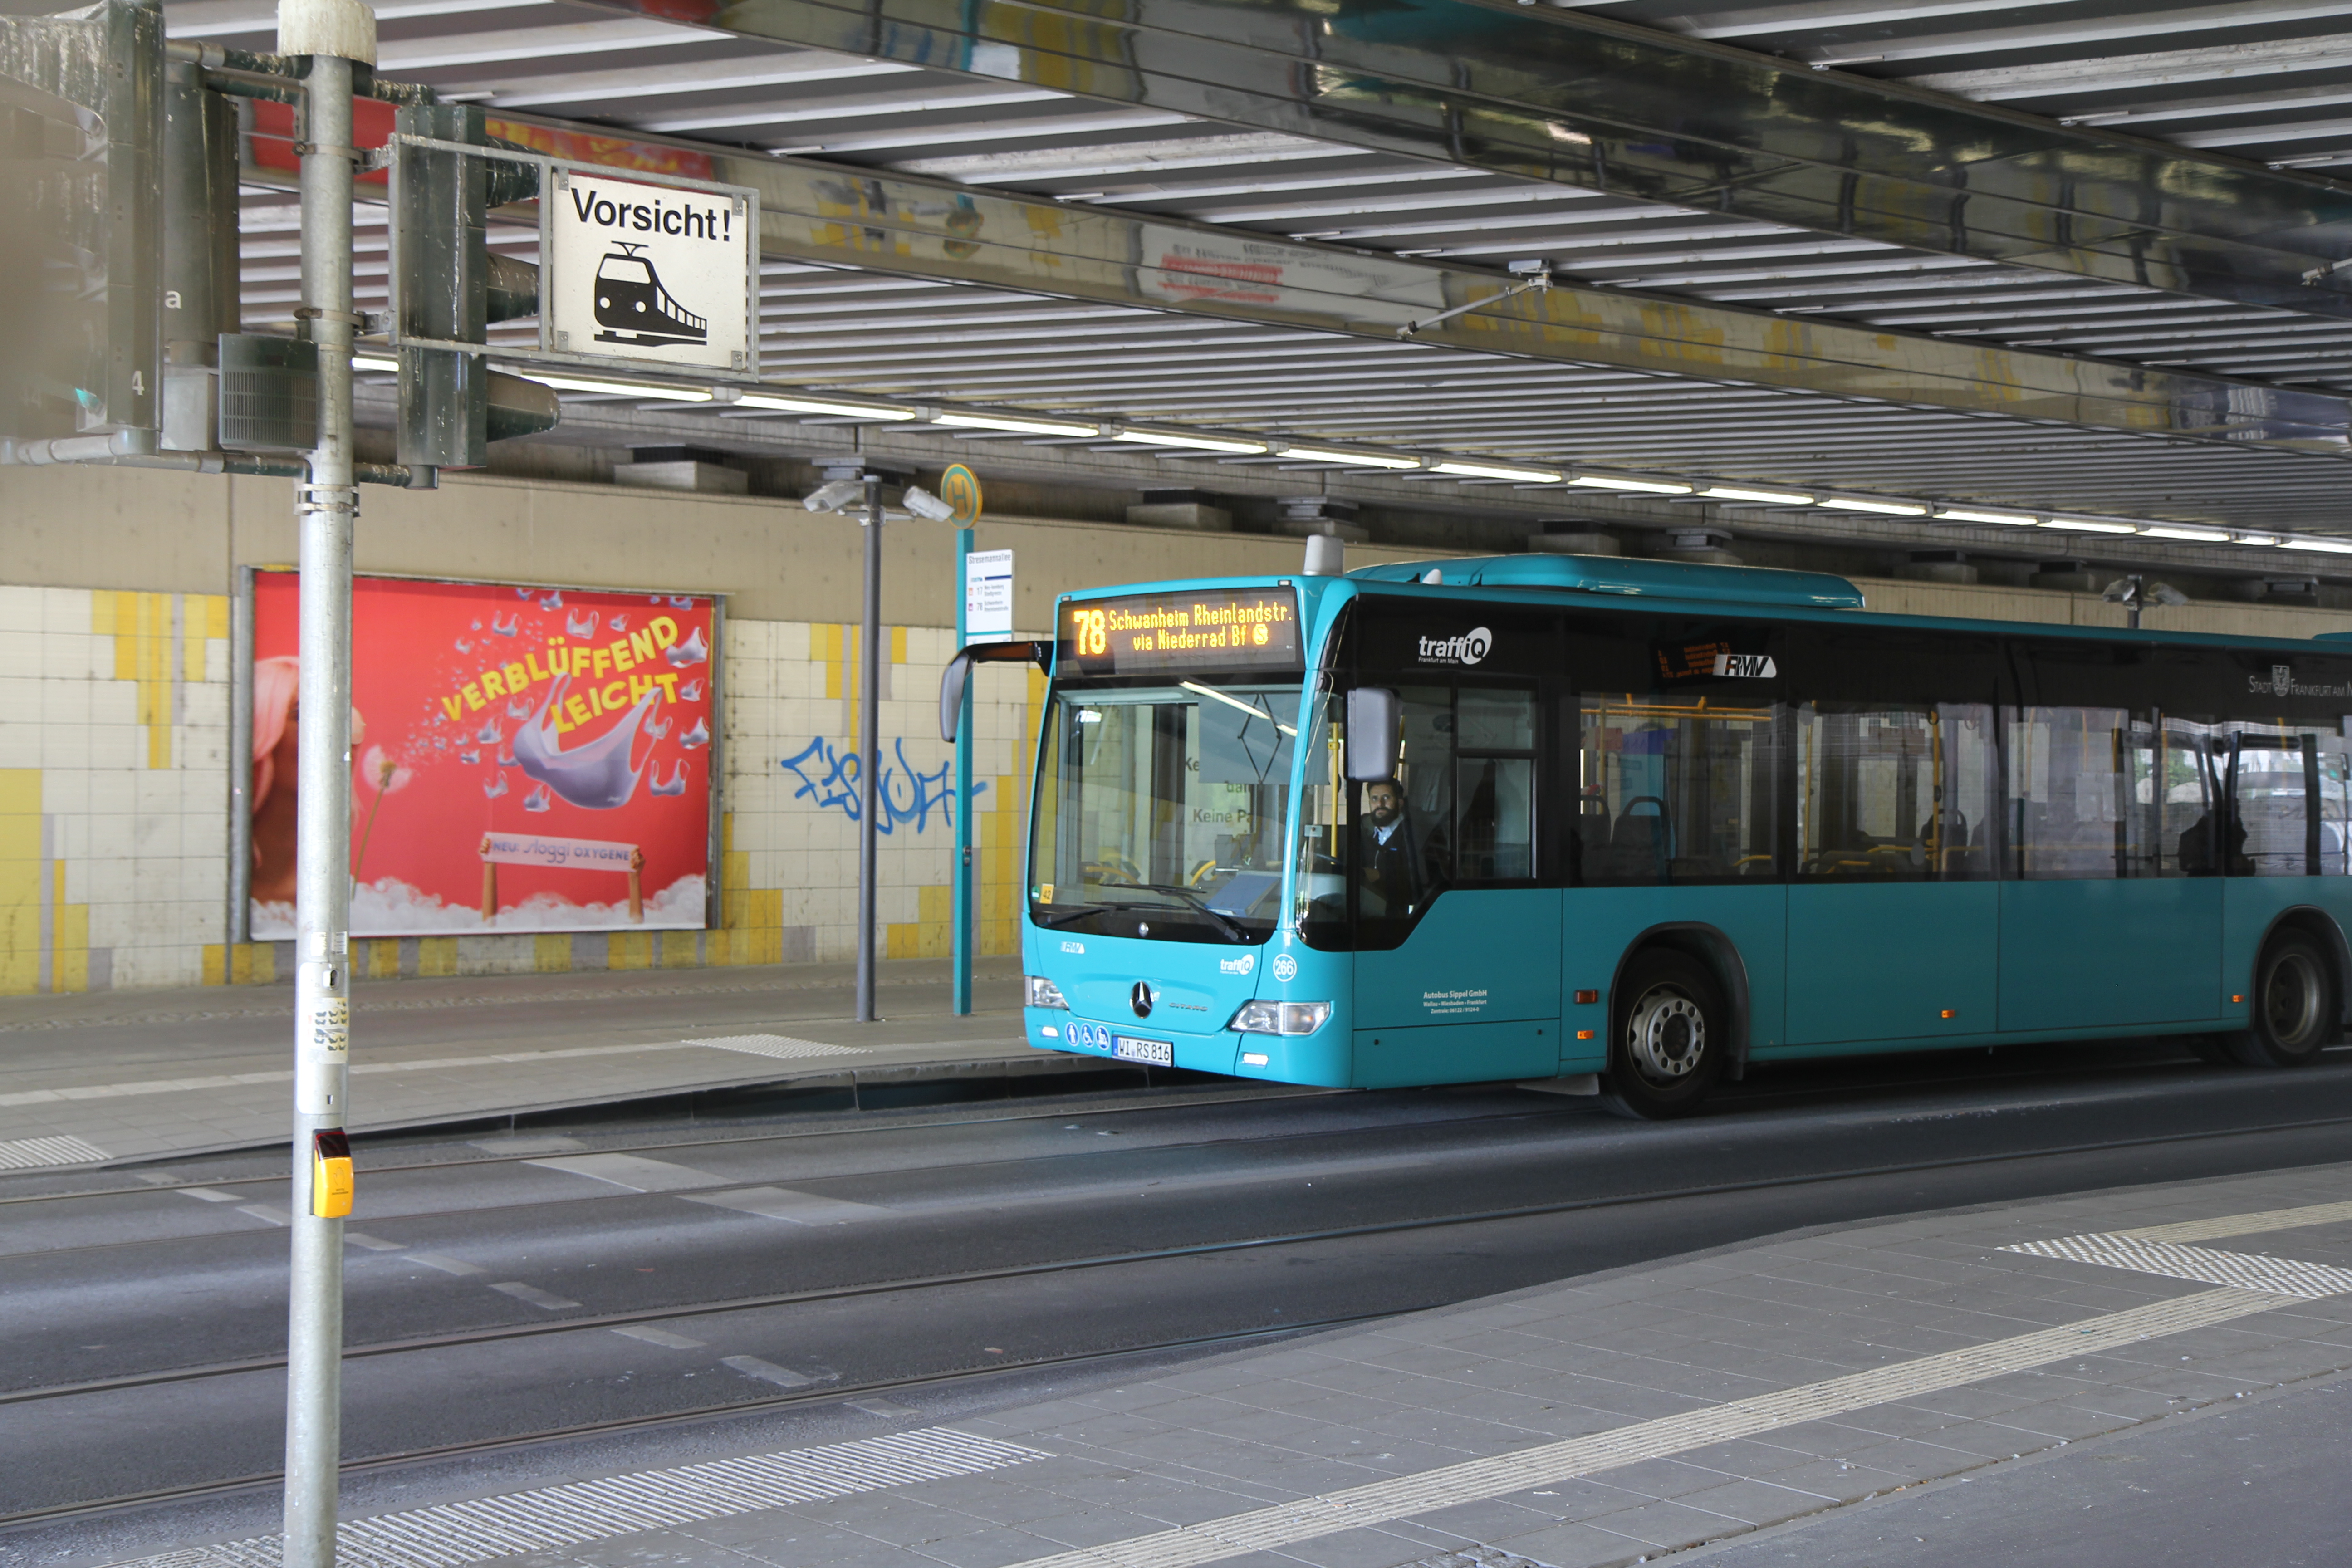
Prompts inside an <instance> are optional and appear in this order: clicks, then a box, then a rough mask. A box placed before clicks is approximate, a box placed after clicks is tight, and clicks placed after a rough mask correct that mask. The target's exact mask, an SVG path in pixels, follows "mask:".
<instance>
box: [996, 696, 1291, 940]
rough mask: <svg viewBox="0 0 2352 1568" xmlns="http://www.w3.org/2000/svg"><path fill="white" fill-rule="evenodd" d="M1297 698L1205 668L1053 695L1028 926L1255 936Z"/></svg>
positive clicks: (1271, 901)
mask: <svg viewBox="0 0 2352 1568" xmlns="http://www.w3.org/2000/svg"><path fill="white" fill-rule="evenodd" d="M1297 723H1298V689H1297V686H1296V685H1290V686H1282V687H1274V686H1268V685H1266V684H1265V682H1264V677H1263V676H1260V677H1258V678H1257V679H1256V680H1255V682H1251V681H1246V680H1234V679H1221V678H1220V677H1218V676H1216V675H1214V674H1210V673H1204V674H1202V675H1200V676H1198V677H1195V678H1192V679H1184V680H1181V681H1179V682H1177V683H1176V684H1174V685H1169V686H1139V685H1133V684H1127V685H1117V686H1112V685H1103V686H1095V687H1063V688H1059V689H1056V690H1055V694H1054V697H1053V700H1052V704H1051V706H1050V707H1049V709H1048V710H1047V712H1046V716H1045V752H1044V755H1043V758H1042V761H1041V767H1040V773H1039V779H1038V790H1037V816H1036V821H1037V829H1036V831H1035V833H1034V835H1033V837H1032V840H1031V851H1030V855H1031V861H1030V868H1029V898H1030V910H1031V915H1032V918H1033V919H1034V920H1035V921H1036V922H1037V923H1038V924H1039V925H1041V926H1045V927H1048V928H1051V929H1057V930H1063V931H1092V932H1095V933H1097V934H1100V935H1106V936H1110V935H1117V936H1138V935H1141V936H1145V937H1149V938H1150V939H1152V940H1155V941H1158V940H1166V941H1171V942H1264V941H1265V939H1266V938H1267V936H1269V935H1270V934H1272V932H1273V930H1274V924H1275V919H1276V913H1277V910H1278V904H1279V895H1280V892H1281V883H1282V851H1283V839H1284V828H1285V823H1286V818H1287V816H1288V811H1289V802H1290V760H1291V748H1292V746H1293V744H1294V743H1295V742H1296V741H1297V735H1298V727H1297Z"/></svg>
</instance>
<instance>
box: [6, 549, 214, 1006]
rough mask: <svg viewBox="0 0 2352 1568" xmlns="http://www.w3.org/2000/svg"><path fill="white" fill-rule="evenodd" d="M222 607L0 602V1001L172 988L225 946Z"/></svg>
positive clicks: (74, 600) (15, 596)
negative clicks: (1, 997) (213, 946)
mask: <svg viewBox="0 0 2352 1568" xmlns="http://www.w3.org/2000/svg"><path fill="white" fill-rule="evenodd" d="M227 638H228V601H227V600H226V598H223V597H221V596H219V595H203V594H125V593H103V592H92V591H89V590H84V589H72V588H13V587H0V994H26V993H31V992H43V991H58V992H66V991H87V990H103V989H107V988H109V987H111V986H117V985H125V986H128V985H171V984H184V983H186V982H190V981H193V980H194V979H195V978H196V977H197V976H198V975H199V974H200V973H201V972H202V969H203V962H204V952H205V944H206V943H208V942H210V943H216V942H219V941H220V935H221V924H222V919H223V909H224V900H225V898H226V888H227V861H226V857H227V850H228V833H227V821H228V819H227V805H228V773H227V768H226V752H227V740H228V641H227Z"/></svg>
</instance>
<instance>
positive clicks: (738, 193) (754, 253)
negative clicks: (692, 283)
mask: <svg viewBox="0 0 2352 1568" xmlns="http://www.w3.org/2000/svg"><path fill="white" fill-rule="evenodd" d="M408 147H416V148H423V149H425V150H428V151H431V152H436V153H461V154H464V155H466V156H468V157H475V158H488V159H495V160H497V161H499V162H500V163H528V164H530V165H531V166H532V167H534V168H536V169H537V170H538V171H539V185H540V195H539V254H540V258H541V268H542V271H541V279H540V310H539V318H538V330H539V342H538V343H537V344H536V346H530V345H525V344H521V343H516V342H500V343H487V342H484V343H467V342H453V341H451V340H449V339H446V338H423V337H413V336H409V335H406V334H404V333H403V332H402V331H401V330H400V322H401V319H402V310H401V299H400V276H401V268H400V264H399V259H398V258H399V257H400V254H401V247H402V246H404V245H405V244H406V243H408V237H407V236H406V235H404V234H403V233H402V232H401V226H400V214H401V212H402V210H403V209H402V205H401V199H400V198H401V181H402V177H403V170H404V168H405V167H406V164H407V161H406V160H405V159H404V158H403V157H402V156H401V152H402V150H403V149H404V148H408ZM384 153H385V157H386V159H387V162H388V166H389V168H390V171H391V210H390V213H389V215H388V216H387V222H388V223H389V225H390V227H391V243H392V252H393V264H392V267H391V268H390V271H391V279H390V287H391V290H392V297H391V300H390V307H391V308H390V309H389V310H387V311H386V312H385V325H384V333H385V341H386V342H387V343H388V344H389V345H390V346H391V347H393V348H394V349H402V348H416V349H448V350H454V351H456V352H457V353H469V354H491V353H495V354H497V355H498V356H499V357H500V358H501V359H509V360H518V361H521V362H524V363H544V364H549V365H572V366H575V367H577V368H579V369H583V370H602V371H606V372H612V373H619V374H627V375H645V374H670V375H681V374H683V375H689V376H699V377H702V378H704V379H709V380H728V379H734V378H754V379H756V378H757V377H758V375H759V374H760V193H759V192H758V191H757V190H756V189H754V188H753V187H751V186H750V185H729V184H719V182H717V181H715V180H697V179H693V178H690V177H688V176H687V175H684V174H656V173H652V172H648V171H640V170H635V169H614V168H611V167H608V166H606V165H604V164H601V163H583V162H581V161H579V160H577V159H572V158H558V157H554V156H552V155H551V154H548V153H527V152H518V151H515V150H513V149H509V148H505V147H478V146H476V145H474V144H473V143H471V142H445V141H443V140H441V139H440V138H438V137H434V136H415V135H411V134H409V133H407V132H394V133H393V134H392V135H391V136H390V137H389V138H388V139H387V140H386V142H385V143H384ZM574 174H577V175H579V176H581V177H583V178H586V179H593V180H600V181H606V182H614V183H619V184H635V185H648V186H652V187H655V188H656V189H660V190H674V191H695V192H699V193H701V194H703V195H714V196H719V197H722V198H724V199H726V200H727V201H728V202H730V204H731V205H732V206H733V210H734V212H735V214H736V216H737V217H738V218H739V220H740V222H741V223H742V225H743V235H744V245H745V255H746V261H747V265H746V266H745V267H744V269H743V342H742V345H741V347H740V348H731V347H730V351H729V352H730V355H731V357H732V358H733V361H734V363H732V364H731V365H730V366H729V367H726V368H721V367H718V366H713V365H702V364H681V363H678V362H677V361H676V360H667V359H657V358H655V357H653V356H651V355H630V354H598V353H583V352H581V351H579V350H576V349H570V348H560V347H558V346H557V344H556V342H555V336H556V332H555V320H554V314H553V312H552V311H551V310H550V308H549V305H548V289H549V287H550V284H551V281H552V279H551V277H550V276H549V274H548V272H547V271H546V270H545V269H546V268H550V267H551V265H552V261H553V258H554V255H555V231H554V216H553V215H554V210H555V207H554V202H553V200H552V197H553V195H554V193H555V192H556V190H557V189H559V188H561V186H562V184H563V183H565V182H568V181H569V180H570V178H571V177H572V175H574Z"/></svg>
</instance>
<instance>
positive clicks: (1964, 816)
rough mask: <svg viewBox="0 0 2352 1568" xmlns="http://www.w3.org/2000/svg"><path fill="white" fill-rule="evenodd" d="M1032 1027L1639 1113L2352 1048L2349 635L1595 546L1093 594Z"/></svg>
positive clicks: (1072, 663) (1080, 638)
mask: <svg viewBox="0 0 2352 1568" xmlns="http://www.w3.org/2000/svg"><path fill="white" fill-rule="evenodd" d="M975 658H1034V660H1035V661H1037V662H1038V663H1040V664H1043V665H1045V667H1046V668H1048V669H1049V671H1050V674H1051V676H1052V681H1051V685H1050V688H1049V691H1048V695H1047V698H1046V701H1045V711H1044V714H1043V718H1042V727H1041V733H1040V736H1039V742H1038V751H1037V773H1036V782H1035V794H1034V802H1033V808H1032V812H1031V818H1030V822H1031V826H1030V842H1029V847H1028V858H1027V872H1026V877H1025V890H1026V894H1027V897H1026V899H1025V900H1024V908H1023V920H1022V924H1021V951H1022V954H1023V959H1024V969H1025V971H1026V973H1027V977H1028V978H1027V982H1026V984H1027V994H1026V997H1025V1001H1026V1004H1027V1005H1026V1009H1025V1013H1024V1019H1025V1026H1026V1033H1027V1037H1028V1040H1029V1042H1030V1044H1032V1045H1033V1046H1035V1047H1041V1048H1045V1049H1051V1050H1058V1051H1078V1052H1092V1053H1096V1054H1098V1055H1101V1056H1105V1057H1111V1058H1123V1059H1127V1060H1131V1061H1139V1062H1147V1063H1159V1064H1164V1065H1170V1066H1174V1067H1179V1068H1195V1069H1199V1070H1202V1071H1207V1072H1215V1073H1223V1074H1230V1075H1234V1076H1236V1077H1240V1078H1255V1079H1271V1080H1276V1081H1279V1082H1285V1083H1297V1084H1321V1085H1329V1086H1335V1087H1336V1086H1352V1087H1357V1088H1385V1087H1397V1086H1406V1085H1423V1084H1442V1083H1468V1082H1483V1081H1494V1080H1502V1081H1519V1082H1526V1081H1530V1080H1534V1081H1538V1082H1540V1083H1549V1084H1550V1085H1551V1086H1554V1087H1560V1088H1575V1087H1582V1085H1580V1083H1578V1081H1577V1080H1579V1079H1581V1078H1582V1077H1583V1075H1588V1074H1590V1075H1596V1082H1595V1086H1596V1087H1597V1088H1598V1089H1599V1090H1600V1091H1601V1093H1602V1094H1603V1095H1604V1096H1605V1097H1606V1099H1607V1100H1608V1102H1609V1103H1610V1104H1611V1105H1612V1108H1613V1109H1616V1110H1621V1111H1622V1112H1624V1113H1627V1114H1631V1115H1637V1116H1643V1117H1665V1116H1675V1115H1679V1114H1683V1113H1685V1112H1687V1111H1689V1110H1693V1109H1695V1108H1696V1106H1697V1105H1698V1103H1699V1102H1700V1101H1701V1100H1703V1099H1704V1098H1705V1097H1706V1094H1707V1092H1708V1091H1709V1089H1712V1088H1713V1087H1714V1086H1715V1085H1716V1084H1717V1082H1719V1081H1720V1080H1721V1079H1723V1078H1725V1077H1726V1076H1730V1077H1733V1078H1738V1077H1739V1076H1740V1075H1741V1074H1742V1073H1743V1072H1744V1070H1745V1069H1746V1068H1747V1066H1748V1064H1749V1063H1751V1062H1770V1061H1782V1060H1789V1059H1792V1058H1806V1057H1821V1056H1830V1055H1841V1054H1849V1053H1857V1052H1865V1051H1895V1050H1907V1049H1915V1048H1916V1049H1936V1048H1941V1047H1955V1046H1969V1045H1996V1044H2006V1043H2014V1042H2024V1041H2063V1040H2069V1039H2084V1038H2094V1037H2103V1036H2104V1037H2114V1036H2119V1035H2130V1036H2146V1035H2158V1034H2169V1035H2179V1036H2181V1037H2184V1044H2187V1045H2189V1047H2192V1048H2194V1049H2196V1050H2197V1051H2199V1052H2200V1054H2202V1055H2207V1056H2209V1057H2211V1058H2215V1059H2233V1060H2237V1061H2241V1062H2244V1063H2247V1064H2249V1065H2257V1066H2271V1067H2289V1066H2295V1065H2299V1064H2303V1063H2307V1062H2310V1061H2312V1060H2314V1059H2315V1058H2316V1057H2317V1055H2318V1053H2319V1051H2320V1050H2321V1048H2322V1047H2325V1046H2326V1045H2327V1044H2329V1043H2330V1042H2332V1041H2334V1040H2335V1039H2336V1037H2337V1032H2338V1027H2339V1026H2340V1025H2341V1024H2342V1023H2343V1022H2344V1021H2345V1008H2346V1001H2347V995H2352V987H2347V973H2352V953H2347V946H2346V942H2345V936H2344V930H2345V927H2346V925H2347V923H2352V878H2347V852H2346V851H2347V842H2346V834H2347V826H2352V824H2348V823H2347V771H2352V770H2347V740H2346V737H2347V734H2352V647H2345V648H2341V649H2338V648H2336V647H2330V645H2329V643H2328V641H2327V640H2326V639H2324V638H2323V639H2320V640H2317V641H2315V642H2312V643H2300V642H2292V641H2283V640H2261V639H2240V638H2230V637H2210V636H2190V635H2168V634H2163V633H2155V632H2146V631H2134V632H2122V631H2111V630H2105V629H2085V628H2079V627H2068V626H2037V625H2027V624H2005V623H1994V622H1983V621H1966V620H1947V619H1933V618H1926V617H1919V616H1891V615H1879V614H1872V613H1868V612H1866V611H1865V610H1864V607H1863V600H1862V595H1860V593H1858V592H1857V591H1856V590H1855V589H1854V588H1853V585H1852V584H1849V583H1846V582H1845V581H1843V579H1840V578H1836V577H1831V576H1823V575H1819V574H1810V573H1799V572H1780V571H1766V570H1759V569H1752V568H1745V567H1724V566H1703V565H1685V564H1677V563H1661V562H1652V561H1633V560H1617V559H1612V558H1606V557H1598V556H1551V555H1514V556H1498V557H1492V558H1485V559H1464V560H1447V561H1435V562H1425V563H1411V564H1395V565H1378V566H1370V567H1365V568H1361V569H1360V570H1357V571H1354V572H1350V573H1348V574H1345V575H1309V574H1301V575H1299V576H1297V577H1286V578H1258V579H1239V578H1233V579H1215V580H1203V581H1199V582H1182V583H1160V584H1140V585H1137V586H1132V587H1123V588H1114V589H1105V590H1103V591H1101V592H1099V593H1091V594H1085V595H1066V596H1065V597H1064V598H1063V599H1061V600H1060V601H1059V603H1058V605H1057V611H1056V636H1055V640H1054V641H1053V642H1051V643H1045V642H1039V643H1028V644H1010V645H995V646H993V647H973V648H969V649H966V650H964V652H963V653H962V654H960V655H959V656H958V658H957V660H956V662H955V663H954V664H953V665H952V666H951V667H950V676H949V679H948V682H947V689H946V690H944V691H943V693H942V715H943V718H945V717H948V716H949V715H950V713H951V711H952V710H953V709H954V708H955V707H956V706H958V705H960V703H961V693H962V687H963V682H964V680H965V679H966V674H967V671H968V668H969V664H970V661H971V660H972V659H975Z"/></svg>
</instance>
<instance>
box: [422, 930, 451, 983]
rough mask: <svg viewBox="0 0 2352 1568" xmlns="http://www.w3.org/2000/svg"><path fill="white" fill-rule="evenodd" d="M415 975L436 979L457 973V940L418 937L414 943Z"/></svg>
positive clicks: (438, 937)
mask: <svg viewBox="0 0 2352 1568" xmlns="http://www.w3.org/2000/svg"><path fill="white" fill-rule="evenodd" d="M416 973H418V974H420V975H425V976H429V977H432V978H435V979H438V978H440V977H442V976H445V975H450V974H455V973H457V938H456V937H454V936H427V937H419V938H418V939H417V942H416Z"/></svg>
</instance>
